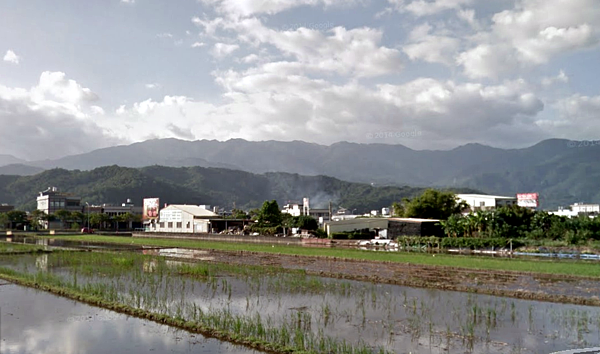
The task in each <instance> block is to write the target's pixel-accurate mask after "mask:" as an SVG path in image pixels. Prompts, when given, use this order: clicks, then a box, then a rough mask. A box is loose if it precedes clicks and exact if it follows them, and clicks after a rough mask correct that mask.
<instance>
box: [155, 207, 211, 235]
mask: <svg viewBox="0 0 600 354" xmlns="http://www.w3.org/2000/svg"><path fill="white" fill-rule="evenodd" d="M218 217H219V215H218V214H216V213H214V212H212V211H210V210H207V209H205V208H203V207H200V206H197V205H177V204H172V205H169V206H167V207H166V208H164V209H161V211H160V214H159V218H158V222H157V223H156V228H155V229H152V230H150V231H155V232H183V233H205V232H210V231H211V230H210V219H214V218H218Z"/></svg>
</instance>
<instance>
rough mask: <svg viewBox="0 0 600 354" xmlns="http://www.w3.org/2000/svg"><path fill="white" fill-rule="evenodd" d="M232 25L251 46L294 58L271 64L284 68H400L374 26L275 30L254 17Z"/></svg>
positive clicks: (368, 73)
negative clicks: (276, 51) (266, 46)
mask: <svg viewBox="0 0 600 354" xmlns="http://www.w3.org/2000/svg"><path fill="white" fill-rule="evenodd" d="M234 28H235V30H236V32H237V33H238V34H239V38H240V40H242V41H245V42H248V43H249V44H250V45H253V46H261V45H270V46H273V47H275V48H276V49H277V50H278V51H279V52H280V53H281V54H282V55H283V58H285V59H295V61H289V60H286V61H285V63H283V62H282V63H279V64H275V65H279V66H280V67H281V68H283V67H284V66H285V68H286V69H288V70H289V69H293V70H296V71H297V72H299V71H309V72H321V73H328V74H331V73H336V74H340V75H350V76H356V77H372V76H379V75H384V74H390V73H397V72H400V71H401V70H402V68H403V64H402V60H401V56H400V52H399V51H398V50H397V49H393V48H388V47H385V46H382V45H381V41H382V36H383V32H382V31H381V30H378V29H373V28H369V27H361V28H355V29H351V30H348V29H346V28H344V27H335V28H333V29H331V30H328V31H327V32H324V31H320V30H315V29H308V28H303V27H301V28H298V29H295V30H289V31H277V30H274V29H271V28H267V27H266V26H264V25H263V24H262V22H261V21H260V20H259V19H256V18H251V19H245V20H243V21H239V22H237V23H236V24H235V26H234Z"/></svg>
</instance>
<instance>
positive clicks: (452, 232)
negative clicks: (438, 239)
mask: <svg viewBox="0 0 600 354" xmlns="http://www.w3.org/2000/svg"><path fill="white" fill-rule="evenodd" d="M463 220H464V218H463V217H462V216H460V215H456V214H455V215H451V216H450V217H449V218H448V219H447V220H442V221H440V225H441V226H442V228H443V229H444V233H445V234H446V235H448V236H451V237H458V236H459V235H461V236H462V235H463V234H464V224H463V222H464V221H463Z"/></svg>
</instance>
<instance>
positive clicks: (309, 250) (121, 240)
mask: <svg viewBox="0 0 600 354" xmlns="http://www.w3.org/2000/svg"><path fill="white" fill-rule="evenodd" d="M55 237H56V236H55ZM60 238H61V239H65V240H73V241H93V242H104V243H114V244H129V245H139V246H142V245H145V246H157V247H184V248H197V249H213V250H222V251H234V252H235V251H250V252H262V253H274V254H285V255H298V256H324V257H336V258H346V259H357V260H367V261H384V262H399V263H410V264H419V265H432V266H443V267H459V268H466V269H478V270H496V271H517V272H531V273H546V274H560V275H569V276H580V277H594V278H600V264H598V262H596V261H574V260H557V259H552V260H551V259H539V260H535V259H522V258H512V259H510V258H490V257H480V256H465V255H449V254H435V256H433V255H432V254H426V253H410V252H373V251H363V250H355V249H336V248H316V247H302V246H297V245H285V244H274V245H271V244H259V243H241V242H226V241H223V242H217V241H204V240H182V239H164V238H160V239H159V238H136V237H119V236H98V235H89V236H88V235H86V236H60Z"/></svg>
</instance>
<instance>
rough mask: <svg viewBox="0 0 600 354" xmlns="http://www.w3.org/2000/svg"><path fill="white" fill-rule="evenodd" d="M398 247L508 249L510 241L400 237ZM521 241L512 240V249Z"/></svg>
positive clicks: (522, 243)
mask: <svg viewBox="0 0 600 354" xmlns="http://www.w3.org/2000/svg"><path fill="white" fill-rule="evenodd" d="M397 241H398V244H399V245H400V246H409V247H423V246H425V247H431V248H437V247H440V248H470V249H481V248H509V247H510V244H511V240H510V239H506V238H503V237H494V238H472V237H442V238H440V237H435V236H401V237H399V238H398V239H397ZM524 244H525V243H524V242H523V240H519V239H513V240H512V247H513V248H517V247H521V246H523V245H524Z"/></svg>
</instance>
